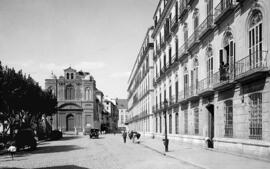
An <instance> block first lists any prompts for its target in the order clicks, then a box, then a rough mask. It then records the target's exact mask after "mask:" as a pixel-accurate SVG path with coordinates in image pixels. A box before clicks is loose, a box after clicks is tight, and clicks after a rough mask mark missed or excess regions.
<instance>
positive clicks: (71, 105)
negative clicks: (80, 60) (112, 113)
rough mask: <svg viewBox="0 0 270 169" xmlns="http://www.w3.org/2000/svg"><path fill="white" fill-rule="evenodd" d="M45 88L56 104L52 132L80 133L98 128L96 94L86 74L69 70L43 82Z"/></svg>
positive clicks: (92, 83)
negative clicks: (53, 96)
mask: <svg viewBox="0 0 270 169" xmlns="http://www.w3.org/2000/svg"><path fill="white" fill-rule="evenodd" d="M45 88H46V89H47V90H51V91H52V92H53V93H54V94H55V95H56V97H57V102H58V110H57V113H56V114H55V115H54V116H53V120H52V123H53V129H59V130H61V131H74V132H84V131H85V128H86V127H93V128H100V122H99V114H98V112H99V110H98V108H99V104H98V102H97V100H96V92H97V91H98V90H97V89H96V82H95V80H94V78H93V77H92V76H90V75H89V73H86V72H82V71H79V72H77V71H76V70H75V69H72V68H71V67H69V68H67V69H65V70H64V76H60V77H59V78H57V77H56V76H53V77H51V78H50V79H46V80H45Z"/></svg>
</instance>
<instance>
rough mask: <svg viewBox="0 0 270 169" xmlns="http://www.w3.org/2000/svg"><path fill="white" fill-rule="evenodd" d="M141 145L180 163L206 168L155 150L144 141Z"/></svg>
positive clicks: (201, 168)
mask: <svg viewBox="0 0 270 169" xmlns="http://www.w3.org/2000/svg"><path fill="white" fill-rule="evenodd" d="M141 145H142V146H144V147H145V148H148V149H150V150H152V151H154V152H156V153H159V154H161V155H163V156H167V157H169V158H172V159H175V160H178V161H180V162H182V163H184V164H187V165H192V166H194V167H197V168H200V169H207V168H205V167H203V166H200V165H198V164H195V163H192V162H190V161H186V160H182V159H179V158H176V157H175V156H173V155H170V154H168V153H164V152H162V151H159V150H157V149H155V148H152V147H150V146H148V145H146V144H144V143H141Z"/></svg>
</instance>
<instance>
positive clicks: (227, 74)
mask: <svg viewBox="0 0 270 169" xmlns="http://www.w3.org/2000/svg"><path fill="white" fill-rule="evenodd" d="M269 10H270V1H268V0H200V1H199V0H160V1H159V4H158V6H157V8H156V11H155V13H154V30H153V34H152V37H153V39H154V44H155V47H154V88H155V91H154V98H155V99H154V105H153V112H154V115H155V116H154V122H155V125H154V126H155V128H154V132H155V133H156V136H160V137H162V136H163V133H164V119H165V118H164V112H166V113H165V115H166V116H167V125H168V126H167V128H168V133H169V138H170V139H177V140H181V141H185V142H190V143H194V144H197V145H205V139H209V140H210V141H212V142H213V148H215V149H219V150H224V151H231V152H237V153H244V154H251V155H256V156H260V157H267V158H269V157H270V131H269V128H270V122H269V121H270V109H269V107H270V93H269V92H270V77H269V61H270V59H269V56H268V49H269V47H270V43H269V40H270V34H269V33H268V30H269V27H270V22H269V16H270V13H269ZM165 99H166V100H168V106H166V107H165V106H164V100H165ZM209 145H211V144H209Z"/></svg>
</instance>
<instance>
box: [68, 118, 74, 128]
mask: <svg viewBox="0 0 270 169" xmlns="http://www.w3.org/2000/svg"><path fill="white" fill-rule="evenodd" d="M67 131H74V116H73V115H72V114H69V115H68V116H67Z"/></svg>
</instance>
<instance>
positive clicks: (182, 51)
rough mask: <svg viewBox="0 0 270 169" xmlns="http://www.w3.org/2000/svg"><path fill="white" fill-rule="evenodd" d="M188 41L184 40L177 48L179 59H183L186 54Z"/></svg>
mask: <svg viewBox="0 0 270 169" xmlns="http://www.w3.org/2000/svg"><path fill="white" fill-rule="evenodd" d="M187 49H188V43H187V42H185V43H184V44H183V45H182V46H181V47H180V48H179V49H178V56H179V58H178V59H179V60H180V61H181V60H184V59H185V58H186V57H187V56H188V50H187Z"/></svg>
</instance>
